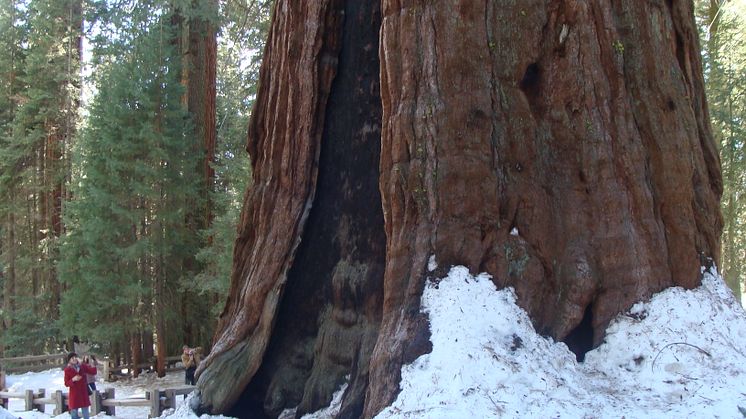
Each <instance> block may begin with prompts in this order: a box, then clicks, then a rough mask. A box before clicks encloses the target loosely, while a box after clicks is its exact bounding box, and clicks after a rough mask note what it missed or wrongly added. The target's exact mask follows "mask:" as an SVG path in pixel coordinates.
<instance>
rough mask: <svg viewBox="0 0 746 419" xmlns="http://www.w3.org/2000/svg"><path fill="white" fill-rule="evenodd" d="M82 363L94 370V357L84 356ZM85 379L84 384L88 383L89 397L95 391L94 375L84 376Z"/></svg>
mask: <svg viewBox="0 0 746 419" xmlns="http://www.w3.org/2000/svg"><path fill="white" fill-rule="evenodd" d="M83 363H84V364H86V365H88V366H90V367H93V368H96V364H97V362H96V356H95V355H91V356H88V355H86V356H84V357H83ZM85 378H86V382H87V383H88V395H89V396H90V395H91V394H93V392H94V391H96V374H86V375H85Z"/></svg>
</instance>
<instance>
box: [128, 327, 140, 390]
mask: <svg viewBox="0 0 746 419" xmlns="http://www.w3.org/2000/svg"><path fill="white" fill-rule="evenodd" d="M140 334H141V332H140V331H139V330H135V331H134V332H132V336H131V337H130V354H132V358H131V360H132V361H131V362H132V377H133V378H137V377H139V376H140V367H138V365H140V364H141V363H142V350H141V349H142V348H141V345H142V342H141V341H140Z"/></svg>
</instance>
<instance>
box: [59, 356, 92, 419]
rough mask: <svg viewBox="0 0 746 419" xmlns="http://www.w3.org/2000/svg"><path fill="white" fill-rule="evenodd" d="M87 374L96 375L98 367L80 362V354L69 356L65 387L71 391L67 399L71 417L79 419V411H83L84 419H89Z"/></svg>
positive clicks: (89, 402)
mask: <svg viewBox="0 0 746 419" xmlns="http://www.w3.org/2000/svg"><path fill="white" fill-rule="evenodd" d="M86 374H93V375H95V374H96V367H95V366H90V365H86V364H83V363H81V362H80V359H79V358H78V354H76V353H75V352H70V353H69V354H68V355H67V366H66V367H65V387H68V388H69V389H70V393H69V395H68V397H67V406H68V407H69V408H70V417H71V418H72V419H78V418H80V416H78V409H80V410H81V413H82V415H83V416H82V417H83V419H89V417H90V412H89V407H90V406H91V399H90V398H89V397H88V381H87V380H86Z"/></svg>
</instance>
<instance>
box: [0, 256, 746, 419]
mask: <svg viewBox="0 0 746 419" xmlns="http://www.w3.org/2000/svg"><path fill="white" fill-rule="evenodd" d="M422 303H423V311H424V312H425V313H427V315H428V316H429V319H430V330H431V333H432V336H431V341H432V343H433V351H432V352H431V353H429V354H425V355H422V356H421V357H419V358H417V359H416V360H415V361H414V362H413V363H412V364H409V365H406V366H404V367H403V368H402V380H401V383H400V387H401V389H402V391H401V393H399V395H398V397H397V399H396V400H395V401H394V403H393V404H392V405H391V406H389V407H388V408H386V409H385V410H384V411H382V412H381V413H380V414H379V415H378V418H383V419H386V418H424V417H427V418H429V419H437V418H464V417H476V418H498V417H500V418H524V417H529V418H554V417H560V418H566V417H577V418H582V417H588V418H591V417H592V418H607V417H608V418H612V417H613V418H620V417H628V418H630V417H632V418H700V417H720V418H743V417H744V416H746V414H742V413H741V411H740V410H739V409H740V408H743V409H744V412H746V352H745V348H744V343H746V312H744V310H743V308H742V307H741V306H740V305H739V304H738V303H737V302H736V300H735V299H734V297H733V295H732V293H731V292H730V290H728V288H727V287H726V286H725V284H724V282H723V280H722V279H721V278H720V277H719V276H718V275H717V274H716V273H710V272H706V273H705V274H704V279H703V281H702V286H701V287H699V288H697V289H694V290H690V291H687V290H684V289H681V288H669V289H667V290H664V291H663V292H661V293H659V294H657V295H655V296H653V298H652V299H651V300H650V301H649V302H644V303H638V304H636V305H635V306H633V307H632V308H631V309H630V311H629V312H628V313H626V314H624V315H620V316H618V317H617V319H616V320H615V321H614V322H612V324H611V325H610V326H609V328H608V329H607V336H606V339H605V342H604V343H603V344H602V345H601V346H599V347H598V348H596V349H595V350H593V351H590V352H588V353H587V354H586V357H585V362H582V363H579V362H577V361H576V360H575V355H574V354H573V353H571V352H570V351H569V349H568V348H567V346H566V345H565V344H564V343H558V342H554V341H553V340H552V339H549V338H545V337H542V336H540V335H539V334H537V333H536V331H535V330H534V329H533V326H532V324H531V321H530V320H529V318H528V315H527V314H526V312H525V311H523V310H522V309H521V308H519V307H518V306H517V305H516V297H515V294H514V292H513V290H512V289H503V290H500V291H498V290H496V289H495V286H494V284H493V283H492V281H491V280H490V277H489V276H488V275H486V274H482V275H478V276H476V277H474V276H472V275H470V274H469V272H468V270H467V269H466V268H464V267H454V268H452V269H451V271H450V273H449V274H448V276H447V277H446V278H444V279H442V280H438V281H429V282H428V284H427V285H426V287H425V291H424V293H423V297H422ZM26 376H29V374H25V375H23V376H9V377H8V380H9V384H10V385H11V387H12V388H13V389H14V391H17V390H20V389H22V388H23V389H25V388H31V389H36V388H47V389H49V388H50V386H51V384H50V383H52V384H54V383H56V385H61V372H60V371H57V372H55V371H49V372H46V373H39V375H38V377H42V378H38V379H30V378H29V379H26V378H24V377H26ZM30 376H31V377H34V375H33V374H31V375H30ZM170 379H171V380H175V381H174V384H179V383H180V382H181V379H182V375H173V376H172V378H170ZM160 380H161V379H155V378H154V377H153V376H152V375H146V376H144V377H143V378H140V379H138V380H131V381H129V382H119V383H115V386H120V387H119V388H117V394H118V395H120V394H121V395H139V394H140V393H144V391H145V390H146V389H149V388H153V386H160V387H165V386H166V385H168V383H167V382H163V381H160ZM18 383H22V384H18ZM107 385H108V384H107ZM343 392H344V387H343V388H342V389H340V391H338V392H337V393H335V397H334V399H333V401H332V404H331V406H330V407H329V408H327V409H324V410H321V411H319V412H316V413H313V414H310V415H306V416H304V417H305V418H307V419H309V418H314V419H324V418H331V417H333V415H334V414H335V412H338V409H339V405H340V403H341V399H342V397H341V396H342V395H343ZM12 403H13V402H12ZM18 403H20V406H22V402H18ZM12 408H13V404H11V410H13V409H12ZM143 413H144V415H143V414H142V413H141V414H137V413H134V412H133V413H128V412H124V411H122V412H121V413H120V412H119V411H118V412H117V417H118V418H135V417H137V418H139V417H145V416H146V415H147V410H143ZM167 413H171V416H169V417H170V418H172V419H187V418H188V419H194V418H197V416H196V415H194V413H192V412H191V410H190V409H189V408H188V404H187V403H184V402H183V401H180V403H179V406H178V407H177V409H176V410H175V411H171V412H167ZM284 413H288V412H284ZM4 414H6V412H3V411H2V409H1V408H0V419H7V418H6V417H5V416H3V415H4ZM13 415H18V416H20V417H23V418H24V419H42V418H44V419H46V418H49V416H48V415H43V414H40V413H28V412H24V413H18V412H13ZM120 415H121V416H120ZM164 416H165V414H164ZM10 417H11V418H15V417H16V416H10ZM68 417H69V416H68V415H67V414H64V415H60V416H58V417H57V418H60V419H61V418H68ZM97 418H99V419H102V418H107V416H105V415H103V414H102V415H99V416H97ZM201 418H203V419H204V418H223V417H222V416H207V415H203V416H201Z"/></svg>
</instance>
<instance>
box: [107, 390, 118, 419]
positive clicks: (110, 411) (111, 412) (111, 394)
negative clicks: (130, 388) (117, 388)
mask: <svg viewBox="0 0 746 419" xmlns="http://www.w3.org/2000/svg"><path fill="white" fill-rule="evenodd" d="M104 394H105V395H106V397H105V399H106V400H114V396H115V394H114V389H113V388H107V389H106V390H104ZM104 413H106V414H107V415H109V416H116V413H117V409H116V407H114V406H104Z"/></svg>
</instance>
